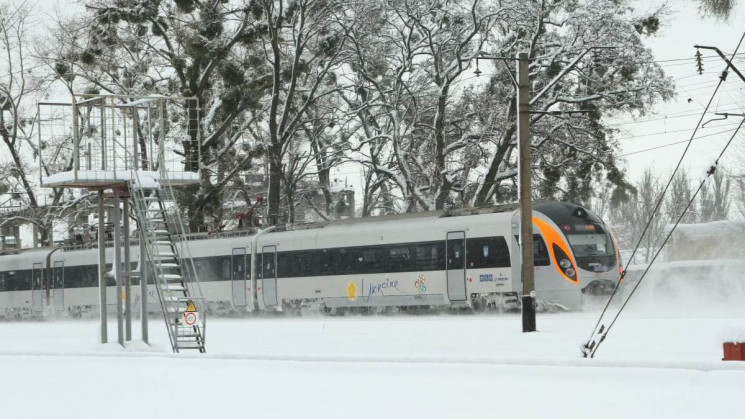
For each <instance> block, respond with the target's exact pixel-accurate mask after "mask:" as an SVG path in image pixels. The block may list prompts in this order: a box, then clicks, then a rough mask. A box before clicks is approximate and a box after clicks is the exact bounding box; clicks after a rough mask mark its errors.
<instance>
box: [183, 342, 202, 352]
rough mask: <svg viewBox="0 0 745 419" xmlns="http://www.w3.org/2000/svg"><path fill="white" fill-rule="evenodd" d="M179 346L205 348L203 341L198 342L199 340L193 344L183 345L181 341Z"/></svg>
mask: <svg viewBox="0 0 745 419" xmlns="http://www.w3.org/2000/svg"><path fill="white" fill-rule="evenodd" d="M184 343H185V342H184ZM178 348H179V349H199V350H201V349H203V348H204V345H203V344H201V343H198V342H194V344H193V345H192V344H186V345H182V342H179V345H178Z"/></svg>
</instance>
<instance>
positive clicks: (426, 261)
mask: <svg viewBox="0 0 745 419" xmlns="http://www.w3.org/2000/svg"><path fill="white" fill-rule="evenodd" d="M415 249H416V269H417V270H418V271H439V270H443V269H445V242H436V243H426V244H418V245H416V248H415Z"/></svg>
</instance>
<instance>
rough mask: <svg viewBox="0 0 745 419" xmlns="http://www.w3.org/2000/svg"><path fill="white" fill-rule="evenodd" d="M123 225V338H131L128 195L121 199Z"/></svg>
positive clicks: (128, 339) (130, 265) (130, 264)
mask: <svg viewBox="0 0 745 419" xmlns="http://www.w3.org/2000/svg"><path fill="white" fill-rule="evenodd" d="M122 202H123V205H122V207H123V208H122V209H123V211H122V217H124V218H123V227H124V315H125V316H126V317H125V319H124V340H127V341H130V340H132V298H131V295H132V262H131V260H130V248H129V197H128V196H126V195H125V196H124V198H123V199H122Z"/></svg>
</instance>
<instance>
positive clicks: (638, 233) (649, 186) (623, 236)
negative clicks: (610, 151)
mask: <svg viewBox="0 0 745 419" xmlns="http://www.w3.org/2000/svg"><path fill="white" fill-rule="evenodd" d="M636 190H637V192H636V194H634V195H633V197H632V198H631V199H629V200H627V201H626V202H624V203H622V204H621V205H619V206H617V207H615V208H613V209H612V210H611V211H610V216H611V222H612V224H613V225H614V226H616V227H617V228H616V230H615V231H616V233H618V241H619V246H620V247H621V248H622V249H624V250H627V251H630V250H632V249H633V248H634V247H635V246H636V245H637V243H639V251H638V253H637V258H638V259H637V260H635V261H638V262H642V263H649V262H650V261H651V260H652V256H653V255H654V254H655V252H656V251H657V250H658V249H659V248H660V246H661V245H662V241H663V240H664V234H665V226H666V224H667V221H668V218H667V217H666V216H665V214H664V213H663V212H662V211H659V210H658V211H657V212H656V213H655V214H654V215H652V213H653V211H654V209H655V207H656V205H657V202H658V201H659V199H660V196H661V195H662V190H663V185H662V183H661V182H660V180H659V179H658V178H657V177H656V176H655V175H654V174H653V173H652V171H651V170H650V169H647V170H646V171H645V172H644V175H643V176H642V179H641V181H640V182H639V183H637V184H636ZM650 219H651V221H650V222H649V228H648V230H647V232H646V233H645V234H644V236H642V233H644V227H645V226H646V224H647V222H648V221H649V220H650ZM640 239H641V242H639V241H640Z"/></svg>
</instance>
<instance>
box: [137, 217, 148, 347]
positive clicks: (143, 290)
mask: <svg viewBox="0 0 745 419" xmlns="http://www.w3.org/2000/svg"><path fill="white" fill-rule="evenodd" d="M137 230H139V232H140V310H141V311H140V329H141V331H142V341H143V342H145V343H148V340H149V337H148V330H147V321H148V319H147V275H148V269H149V268H150V266H149V265H148V261H147V249H145V231H144V230H143V228H142V221H141V220H140V219H139V218H138V219H137Z"/></svg>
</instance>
